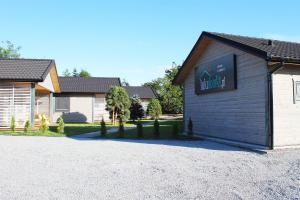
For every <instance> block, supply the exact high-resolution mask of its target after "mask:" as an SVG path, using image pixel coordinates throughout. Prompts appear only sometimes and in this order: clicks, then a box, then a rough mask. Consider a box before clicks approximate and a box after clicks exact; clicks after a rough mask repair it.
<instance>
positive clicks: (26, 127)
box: [24, 120, 31, 133]
mask: <svg viewBox="0 0 300 200" xmlns="http://www.w3.org/2000/svg"><path fill="white" fill-rule="evenodd" d="M30 127H31V124H30V121H29V120H27V121H26V122H25V125H24V132H25V133H27V132H28V130H29V129H30Z"/></svg>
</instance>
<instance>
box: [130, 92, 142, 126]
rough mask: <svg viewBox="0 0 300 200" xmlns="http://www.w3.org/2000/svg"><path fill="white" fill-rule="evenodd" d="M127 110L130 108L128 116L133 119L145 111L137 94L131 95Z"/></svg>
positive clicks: (139, 117) (138, 117)
mask: <svg viewBox="0 0 300 200" xmlns="http://www.w3.org/2000/svg"><path fill="white" fill-rule="evenodd" d="M129 110H130V118H131V119H132V120H133V121H135V120H137V119H141V118H143V117H144V115H145V111H144V108H143V106H142V102H141V99H140V97H139V96H137V95H134V96H133V97H131V106H130V109H129Z"/></svg>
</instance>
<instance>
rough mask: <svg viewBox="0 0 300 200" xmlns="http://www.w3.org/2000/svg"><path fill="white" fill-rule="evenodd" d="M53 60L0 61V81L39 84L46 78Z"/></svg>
mask: <svg viewBox="0 0 300 200" xmlns="http://www.w3.org/2000/svg"><path fill="white" fill-rule="evenodd" d="M51 63H54V60H50V59H49V60H46V59H45V60H43V59H0V80H14V81H32V82H40V81H43V80H44V79H45V78H46V75H47V74H48V72H49V70H50V68H51V66H52V65H51Z"/></svg>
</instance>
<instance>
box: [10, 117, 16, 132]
mask: <svg viewBox="0 0 300 200" xmlns="http://www.w3.org/2000/svg"><path fill="white" fill-rule="evenodd" d="M10 130H11V131H12V132H16V119H15V116H12V117H11V120H10Z"/></svg>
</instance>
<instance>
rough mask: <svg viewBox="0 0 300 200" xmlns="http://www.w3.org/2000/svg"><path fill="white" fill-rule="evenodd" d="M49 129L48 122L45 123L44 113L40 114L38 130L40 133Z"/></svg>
mask: <svg viewBox="0 0 300 200" xmlns="http://www.w3.org/2000/svg"><path fill="white" fill-rule="evenodd" d="M48 129H49V126H48V123H47V119H46V117H45V116H44V115H42V122H41V127H40V131H41V132H42V133H46V132H47V131H48Z"/></svg>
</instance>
